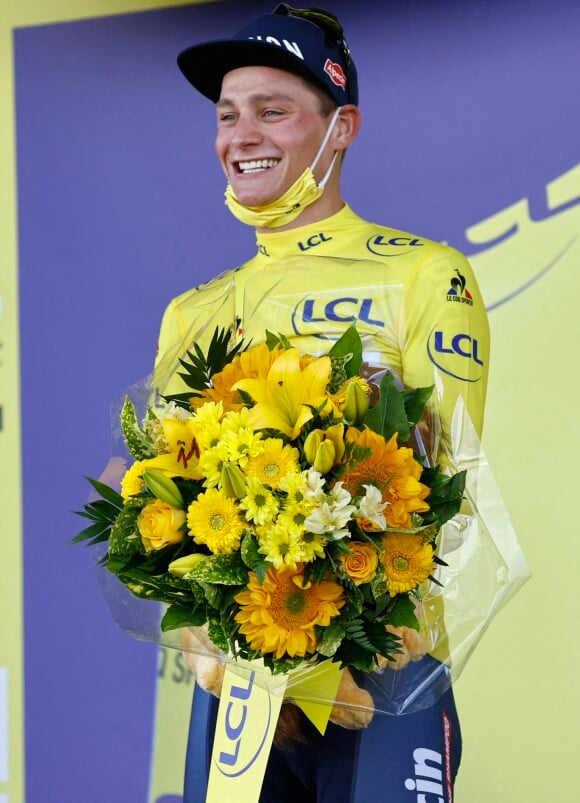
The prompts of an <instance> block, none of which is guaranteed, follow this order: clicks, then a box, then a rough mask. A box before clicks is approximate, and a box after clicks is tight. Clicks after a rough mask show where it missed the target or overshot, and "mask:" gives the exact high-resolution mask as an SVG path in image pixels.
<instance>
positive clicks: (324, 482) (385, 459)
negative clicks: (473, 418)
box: [74, 327, 465, 673]
mask: <svg viewBox="0 0 580 803" xmlns="http://www.w3.org/2000/svg"><path fill="white" fill-rule="evenodd" d="M181 365H182V369H183V370H182V372H181V373H180V376H181V378H182V379H183V382H184V391H183V393H180V394H177V395H172V396H167V397H165V399H164V404H163V405H152V406H150V407H149V408H148V410H147V414H146V416H145V418H144V420H143V421H140V420H139V416H138V414H137V412H136V409H135V406H134V405H133V403H132V401H131V400H130V399H129V398H127V399H126V400H125V403H124V406H123V410H122V413H121V426H122V430H123V435H124V439H125V442H126V445H127V447H128V449H129V451H130V453H131V455H132V457H133V459H134V462H133V463H132V464H131V465H130V466H129V468H128V470H127V472H126V474H125V476H124V478H123V480H122V485H121V493H120V494H119V493H117V492H116V491H115V490H113V489H112V488H110V487H108V486H106V485H104V484H102V483H100V482H98V481H96V480H90V482H91V483H92V485H93V486H94V488H95V489H96V490H97V492H98V493H99V494H100V496H101V498H100V499H98V500H96V501H92V502H90V503H88V504H86V505H85V506H84V509H83V510H82V511H81V513H80V514H81V515H82V516H84V517H86V518H88V519H89V520H90V522H91V524H90V526H88V527H87V528H86V529H85V530H83V532H81V533H80V534H79V535H78V536H77V537H76V538H75V539H74V541H77V542H78V541H85V542H88V543H89V544H96V543H100V542H106V543H107V551H106V554H105V555H104V557H103V558H102V561H101V562H102V564H103V565H104V566H105V567H106V568H107V569H108V570H109V571H110V572H112V573H113V574H114V575H116V576H117V577H118V578H119V580H120V581H121V582H122V583H123V584H124V585H125V586H126V587H127V588H128V589H129V590H130V591H131V592H132V594H133V595H135V596H137V597H140V598H143V599H147V600H157V601H160V602H162V603H164V604H165V606H166V608H165V612H164V614H163V618H162V620H161V629H162V630H163V631H169V630H173V629H176V628H182V627H192V628H195V627H200V626H204V628H206V630H207V634H208V636H209V638H210V640H211V642H212V643H213V644H214V645H215V646H216V647H218V648H219V649H220V650H222V651H223V653H224V654H225V655H227V656H229V658H231V659H232V660H237V659H240V658H241V659H246V660H253V659H261V660H262V661H263V663H264V664H265V666H266V667H268V668H269V669H270V670H271V671H272V672H273V673H282V672H288V671H289V670H292V669H293V668H295V667H297V666H300V665H303V664H304V663H305V662H306V663H309V664H316V663H318V662H320V661H323V660H327V659H332V660H333V661H335V662H339V663H340V665H341V666H350V667H354V668H357V669H361V670H364V671H366V672H371V671H373V670H374V669H375V668H376V667H377V665H378V664H380V663H381V662H382V664H383V665H384V664H386V663H387V662H395V659H396V656H397V654H398V652H399V651H400V649H401V646H400V639H399V636H398V635H397V632H396V630H397V628H400V627H401V626H404V627H407V628H412V629H415V630H419V628H420V624H419V620H418V618H417V615H416V611H417V606H418V605H419V604H420V602H421V599H422V588H424V587H425V585H426V584H427V585H430V586H432V585H433V583H435V584H437V583H438V580H437V579H436V576H435V573H436V569H437V566H438V564H440V565H441V564H443V565H444V561H443V560H442V559H441V558H440V557H439V556H438V540H437V536H438V533H439V530H440V528H441V526H442V525H443V524H444V523H445V522H446V521H448V520H449V519H451V518H452V517H453V516H455V515H456V514H457V513H458V511H459V508H460V506H461V503H462V499H463V493H464V484H465V472H459V473H455V474H453V473H445V472H443V471H442V470H441V468H440V467H438V466H433V465H429V464H428V461H427V459H426V458H425V457H422V456H421V455H420V454H417V453H416V452H415V451H414V450H413V448H412V447H411V446H410V445H408V444H410V443H412V442H413V431H414V428H415V426H416V424H417V423H418V422H419V421H420V420H421V417H422V414H423V409H424V406H425V404H426V402H427V401H428V399H429V397H430V395H431V390H432V389H431V388H417V389H404V390H401V389H399V388H398V387H397V383H396V381H395V379H394V377H393V375H392V374H391V373H389V372H383V375H382V377H381V378H380V381H379V382H378V383H377V384H375V383H373V382H369V381H367V380H365V379H364V378H362V376H361V373H363V371H362V368H363V365H362V345H361V340H360V337H359V335H358V333H357V331H356V328H354V327H351V328H350V329H348V330H347V331H346V332H345V333H344V334H343V336H342V337H341V338H340V339H339V340H338V341H337V342H336V343H335V344H334V345H333V346H332V348H331V349H330V350H329V352H328V353H327V354H326V355H324V356H321V357H314V356H310V355H302V354H300V353H299V352H298V350H297V349H296V348H293V347H292V345H291V343H290V342H289V341H288V340H287V339H286V338H285V337H284V336H281V335H280V336H276V335H274V334H272V333H270V332H267V333H266V338H265V341H264V342H263V343H261V344H260V345H257V346H252V347H245V346H244V344H243V343H238V344H237V345H235V346H231V344H230V332H229V331H226V330H223V329H216V330H215V332H214V335H213V338H212V340H211V344H210V346H209V348H208V350H207V353H206V354H205V353H203V351H202V350H201V349H200V348H199V347H198V346H196V345H194V347H193V350H192V351H191V352H188V355H187V359H183V360H182V361H181Z"/></svg>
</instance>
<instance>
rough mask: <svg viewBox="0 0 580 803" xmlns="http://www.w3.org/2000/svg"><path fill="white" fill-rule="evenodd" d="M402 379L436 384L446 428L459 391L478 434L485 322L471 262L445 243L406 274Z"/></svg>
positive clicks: (415, 384)
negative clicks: (407, 278) (407, 276)
mask: <svg viewBox="0 0 580 803" xmlns="http://www.w3.org/2000/svg"><path fill="white" fill-rule="evenodd" d="M402 341H403V342H402V370H403V376H402V379H403V382H404V384H405V385H406V386H408V387H419V386H425V385H431V384H434V385H435V394H436V397H437V399H438V410H439V413H440V416H441V424H442V428H443V431H444V432H448V431H449V425H450V422H451V416H452V415H453V411H454V409H455V405H456V402H457V399H458V397H459V396H461V397H462V398H463V400H464V402H465V405H466V408H467V411H468V413H469V415H470V417H471V420H472V422H473V424H474V426H475V429H476V430H477V432H478V434H479V435H481V430H482V426H483V414H484V405H485V396H486V390H487V376H488V368H489V346H490V343H489V325H488V320H487V313H486V310H485V305H484V302H483V299H482V297H481V293H480V291H479V288H478V286H477V282H476V279H475V276H474V274H473V270H472V268H471V265H470V264H469V262H468V261H467V259H466V258H465V257H464V256H463V255H462V254H460V253H459V252H458V251H456V250H455V249H452V248H448V247H443V246H442V247H441V249H440V250H438V251H436V252H435V253H432V254H431V255H428V256H427V257H426V258H425V259H424V260H423V261H422V262H420V263H419V264H418V265H417V266H416V268H415V269H414V271H413V272H412V274H411V275H410V277H409V280H408V285H407V290H406V294H405V303H404V333H403V337H402Z"/></svg>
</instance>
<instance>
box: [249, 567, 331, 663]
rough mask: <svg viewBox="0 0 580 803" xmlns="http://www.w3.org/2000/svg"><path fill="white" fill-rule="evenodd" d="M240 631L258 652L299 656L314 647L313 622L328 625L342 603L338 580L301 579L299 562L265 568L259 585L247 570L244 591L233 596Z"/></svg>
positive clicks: (314, 648)
mask: <svg viewBox="0 0 580 803" xmlns="http://www.w3.org/2000/svg"><path fill="white" fill-rule="evenodd" d="M235 600H236V602H237V603H238V604H239V605H240V610H239V611H238V613H237V614H236V616H235V619H236V621H237V622H239V623H240V625H241V627H240V632H241V633H243V635H244V636H245V637H246V638H247V640H248V642H249V644H250V646H251V648H252V649H254V650H259V651H260V652H261V653H273V654H274V657H275V658H282V657H283V656H284V655H289V656H290V657H292V658H293V657H294V656H298V657H303V656H304V655H306V654H307V653H313V652H314V651H315V650H316V646H317V641H316V636H315V634H314V627H315V625H323V626H326V625H329V624H330V620H331V619H332V618H333V617H335V616H338V614H339V612H340V609H341V608H342V606H343V605H344V603H345V599H344V592H343V589H342V588H341V586H339V585H338V583H334V582H332V581H331V580H323V581H322V582H321V583H304V574H303V566H302V565H301V564H299V565H298V567H297V568H296V569H293V568H291V567H290V566H285V567H284V568H282V569H280V570H276V569H274V568H271V569H268V571H267V573H266V577H265V579H264V582H263V584H262V585H260V582H259V580H258V578H257V576H256V575H255V574H254V573H253V572H252V573H250V581H249V583H248V587H247V590H246V591H242V592H240V593H239V594H237V595H236V597H235Z"/></svg>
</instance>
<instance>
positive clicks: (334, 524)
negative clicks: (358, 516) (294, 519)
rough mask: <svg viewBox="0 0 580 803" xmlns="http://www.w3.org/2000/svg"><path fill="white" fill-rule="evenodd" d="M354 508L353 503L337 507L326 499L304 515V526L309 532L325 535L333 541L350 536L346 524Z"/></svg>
mask: <svg viewBox="0 0 580 803" xmlns="http://www.w3.org/2000/svg"><path fill="white" fill-rule="evenodd" d="M354 510H356V508H355V507H354V505H348V506H346V507H342V508H340V509H337V508H335V507H334V506H331V505H330V504H329V503H328V501H325V502H323V503H322V504H321V505H319V506H318V507H317V508H316V510H313V511H312V513H311V514H310V515H309V516H307V517H306V519H305V520H304V527H305V528H306V530H308V531H309V532H311V533H316V534H317V535H326V536H327V537H328V538H332V539H333V540H334V541H339V540H340V539H341V538H345V537H349V536H350V531H349V529H348V527H347V526H346V525H347V524H348V522H349V520H350V516H351V513H352V512H353V511H354Z"/></svg>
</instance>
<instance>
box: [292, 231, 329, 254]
mask: <svg viewBox="0 0 580 803" xmlns="http://www.w3.org/2000/svg"><path fill="white" fill-rule="evenodd" d="M330 240H332V237H327V236H326V234H324V232H323V231H321V232H320V234H313V235H312V236H311V237H309V238H308V239H307V240H304V241H303V242H299V243H298V248H299V249H300V250H301V251H309V250H310V249H311V248H316V246H317V245H321V244H322V243H327V242H329V241H330Z"/></svg>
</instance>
